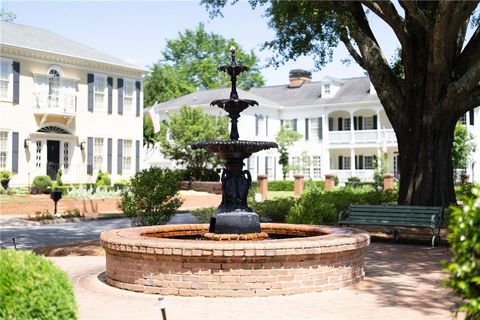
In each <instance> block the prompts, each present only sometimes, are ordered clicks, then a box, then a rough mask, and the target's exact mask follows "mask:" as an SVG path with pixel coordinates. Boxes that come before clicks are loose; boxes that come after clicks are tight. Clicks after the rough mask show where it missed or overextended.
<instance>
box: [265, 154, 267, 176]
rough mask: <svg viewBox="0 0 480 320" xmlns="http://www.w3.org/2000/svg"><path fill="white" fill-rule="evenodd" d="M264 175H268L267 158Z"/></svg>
mask: <svg viewBox="0 0 480 320" xmlns="http://www.w3.org/2000/svg"><path fill="white" fill-rule="evenodd" d="M265 174H266V175H268V156H265Z"/></svg>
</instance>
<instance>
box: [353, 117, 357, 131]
mask: <svg viewBox="0 0 480 320" xmlns="http://www.w3.org/2000/svg"><path fill="white" fill-rule="evenodd" d="M353 130H358V117H353Z"/></svg>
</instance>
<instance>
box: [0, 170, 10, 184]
mask: <svg viewBox="0 0 480 320" xmlns="http://www.w3.org/2000/svg"><path fill="white" fill-rule="evenodd" d="M11 178H12V173H11V172H10V171H5V170H4V171H0V182H2V181H8V180H10V179H11Z"/></svg>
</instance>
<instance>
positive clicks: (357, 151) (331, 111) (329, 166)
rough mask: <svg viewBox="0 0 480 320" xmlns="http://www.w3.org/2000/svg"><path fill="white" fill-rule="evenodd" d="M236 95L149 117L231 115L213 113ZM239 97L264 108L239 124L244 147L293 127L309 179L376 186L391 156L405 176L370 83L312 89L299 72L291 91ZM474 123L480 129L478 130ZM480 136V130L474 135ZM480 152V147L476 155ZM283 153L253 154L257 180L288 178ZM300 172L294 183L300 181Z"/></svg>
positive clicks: (175, 103)
mask: <svg viewBox="0 0 480 320" xmlns="http://www.w3.org/2000/svg"><path fill="white" fill-rule="evenodd" d="M229 92H230V89H216V90H206V91H198V92H195V93H191V94H188V95H185V96H183V97H179V98H177V99H173V100H171V101H167V102H164V103H158V104H156V105H154V106H153V107H152V108H151V109H150V110H149V114H150V116H151V117H152V119H153V122H154V124H158V123H159V121H161V120H164V119H167V118H168V115H169V114H173V113H175V112H178V110H179V108H180V107H181V106H182V105H190V106H195V107H200V108H203V109H204V110H205V111H207V112H208V113H210V114H213V115H222V116H225V115H226V113H225V112H224V111H223V110H221V109H219V108H217V107H212V106H210V105H209V104H210V102H211V101H212V100H214V99H219V98H227V97H228V96H229ZM238 93H239V98H241V99H252V100H256V101H258V103H259V106H254V107H250V108H248V109H247V110H245V111H243V112H242V114H241V117H240V119H239V134H240V139H241V140H262V141H275V135H276V134H277V132H278V131H279V129H280V127H281V126H282V125H289V126H290V127H291V128H293V129H294V130H296V131H298V132H300V133H301V134H302V135H303V138H302V139H301V140H300V141H298V142H296V143H295V144H294V146H293V147H292V148H291V149H290V150H289V153H290V163H291V164H293V165H295V166H298V167H301V168H303V169H302V170H301V171H302V172H303V174H304V175H305V177H306V178H307V179H308V178H311V179H323V178H324V175H325V174H326V173H334V174H336V176H337V177H338V178H339V181H340V182H345V181H347V179H348V178H349V177H358V178H360V179H362V180H370V181H371V180H373V176H374V156H381V155H384V154H386V155H387V161H388V170H389V171H390V172H392V173H394V174H395V175H397V176H398V175H399V168H398V148H397V140H396V135H395V132H394V131H393V129H392V125H391V124H390V122H389V120H388V118H387V116H386V114H385V111H384V110H383V107H382V105H381V103H380V101H379V99H378V97H377V94H376V92H375V90H374V88H373V86H372V85H371V83H370V81H369V79H368V77H359V78H349V79H336V78H333V77H325V78H324V79H322V81H319V82H312V81H311V79H310V77H309V74H308V73H307V72H304V71H302V70H292V71H291V73H290V78H289V84H287V85H278V86H270V87H261V88H253V89H251V90H249V91H248V92H246V91H243V90H238ZM479 109H480V108H477V109H476V110H474V112H470V113H469V114H468V115H467V116H466V117H465V119H464V123H465V124H466V125H467V128H468V129H469V131H471V132H474V134H475V135H476V141H477V145H479V147H480V143H478V142H479V141H480V139H479V138H480V132H478V131H479V128H480V125H479V124H478V122H479V120H477V119H480V114H479V113H480V112H479ZM475 120H477V121H476V122H477V124H476V125H474V123H475ZM475 130H476V131H475ZM477 149H480V148H477ZM478 152H480V151H477V153H476V155H475V156H474V157H473V158H472V161H470V163H469V168H468V170H469V172H470V173H471V176H472V178H473V179H475V180H476V181H480V168H478V167H479V166H480V164H477V165H476V166H475V160H473V159H476V160H477V161H476V162H480V156H479V153H478ZM278 158H279V154H278V152H277V151H276V150H267V151H262V152H259V153H257V154H254V155H252V157H251V158H250V159H248V160H247V161H246V163H245V165H246V166H247V167H248V169H249V170H250V171H251V172H252V175H253V176H254V177H255V176H256V175H257V174H267V175H268V177H269V179H270V180H279V179H282V170H281V166H280V165H279V164H278ZM145 161H146V165H147V166H148V165H150V166H167V167H172V166H174V164H173V163H172V162H170V161H169V160H167V159H164V158H163V157H162V156H161V154H160V152H159V151H158V149H157V150H155V151H153V152H152V151H150V152H147V153H146V156H145ZM292 176H293V172H291V173H290V178H293V177H292Z"/></svg>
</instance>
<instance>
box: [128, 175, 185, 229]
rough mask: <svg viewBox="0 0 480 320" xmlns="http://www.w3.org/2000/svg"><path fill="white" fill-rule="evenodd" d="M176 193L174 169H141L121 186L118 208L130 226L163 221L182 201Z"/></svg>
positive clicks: (175, 211)
mask: <svg viewBox="0 0 480 320" xmlns="http://www.w3.org/2000/svg"><path fill="white" fill-rule="evenodd" d="M177 193H178V188H177V179H176V174H175V172H173V171H172V170H169V169H161V168H150V169H145V170H142V171H140V172H137V173H136V174H135V176H134V177H133V178H132V180H130V183H129V184H128V185H127V186H126V187H125V189H124V190H123V192H122V199H121V201H120V204H119V208H120V209H121V210H122V211H123V212H124V213H125V215H126V216H127V217H129V218H130V219H131V220H132V225H134V226H150V225H157V224H166V223H167V222H168V220H170V217H171V216H172V215H174V214H175V213H177V210H178V208H179V207H180V206H181V205H182V200H181V199H179V198H178V197H177Z"/></svg>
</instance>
